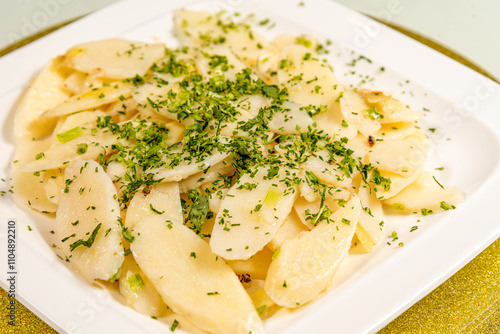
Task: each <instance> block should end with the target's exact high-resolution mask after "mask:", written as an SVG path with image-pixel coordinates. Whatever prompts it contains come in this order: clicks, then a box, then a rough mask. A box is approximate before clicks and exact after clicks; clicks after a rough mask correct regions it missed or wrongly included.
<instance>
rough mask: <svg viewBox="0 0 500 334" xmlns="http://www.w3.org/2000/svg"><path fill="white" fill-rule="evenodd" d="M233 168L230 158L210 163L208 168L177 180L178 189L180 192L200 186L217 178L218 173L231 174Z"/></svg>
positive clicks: (218, 176)
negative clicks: (213, 163) (179, 180)
mask: <svg viewBox="0 0 500 334" xmlns="http://www.w3.org/2000/svg"><path fill="white" fill-rule="evenodd" d="M234 170H235V169H234V166H233V165H232V164H231V158H226V159H224V160H222V161H221V162H219V163H217V164H215V165H212V166H211V167H210V168H209V169H208V170H205V171H201V172H199V173H196V174H194V175H191V176H190V177H188V178H186V179H184V180H182V181H181V182H179V190H180V192H181V193H185V192H188V190H190V189H194V188H198V187H201V186H202V185H204V184H207V183H210V182H213V181H215V180H216V179H219V178H220V175H231V174H232V173H234Z"/></svg>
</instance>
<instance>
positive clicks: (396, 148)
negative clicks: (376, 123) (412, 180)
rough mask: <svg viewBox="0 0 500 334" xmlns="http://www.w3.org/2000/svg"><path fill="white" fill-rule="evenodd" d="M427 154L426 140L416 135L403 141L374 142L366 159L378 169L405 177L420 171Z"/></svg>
mask: <svg viewBox="0 0 500 334" xmlns="http://www.w3.org/2000/svg"><path fill="white" fill-rule="evenodd" d="M427 153H428V147H427V138H425V136H423V135H419V134H416V135H414V136H410V137H406V138H404V139H388V140H382V141H375V142H374V145H373V146H372V148H371V150H370V152H368V154H367V157H368V160H369V161H370V163H371V164H372V165H373V166H376V167H377V168H378V169H380V170H384V171H387V172H392V173H396V174H399V175H401V176H404V177H406V176H410V175H413V174H414V173H415V171H417V170H421V169H422V166H423V164H424V163H425V160H426V158H427Z"/></svg>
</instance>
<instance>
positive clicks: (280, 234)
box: [267, 211, 309, 252]
mask: <svg viewBox="0 0 500 334" xmlns="http://www.w3.org/2000/svg"><path fill="white" fill-rule="evenodd" d="M304 231H309V228H307V227H306V226H305V225H304V224H303V223H302V221H301V220H300V218H299V216H298V215H297V213H296V212H295V211H292V212H290V214H289V215H288V217H286V219H285V221H284V222H283V225H281V227H280V228H279V229H278V231H277V232H276V234H275V235H274V237H273V238H272V239H271V241H269V243H268V244H267V247H269V249H271V250H272V251H273V252H274V251H276V250H277V249H278V248H280V247H281V245H283V243H284V242H285V240H288V239H293V238H295V237H296V236H297V235H299V234H300V233H301V232H304Z"/></svg>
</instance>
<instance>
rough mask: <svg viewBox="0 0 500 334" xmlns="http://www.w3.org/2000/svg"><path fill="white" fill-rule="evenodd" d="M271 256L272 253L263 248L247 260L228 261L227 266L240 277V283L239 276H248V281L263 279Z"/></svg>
mask: <svg viewBox="0 0 500 334" xmlns="http://www.w3.org/2000/svg"><path fill="white" fill-rule="evenodd" d="M272 255H273V253H272V252H271V251H270V250H269V249H268V248H267V247H264V248H263V249H262V250H260V251H258V252H257V253H255V254H254V255H253V256H252V257H250V258H249V259H247V260H229V261H227V264H229V266H230V267H231V268H232V269H233V271H234V273H235V274H236V275H238V276H239V277H240V281H241V278H242V276H241V275H249V276H248V278H250V279H265V278H266V275H267V269H269V265H270V264H271V257H272Z"/></svg>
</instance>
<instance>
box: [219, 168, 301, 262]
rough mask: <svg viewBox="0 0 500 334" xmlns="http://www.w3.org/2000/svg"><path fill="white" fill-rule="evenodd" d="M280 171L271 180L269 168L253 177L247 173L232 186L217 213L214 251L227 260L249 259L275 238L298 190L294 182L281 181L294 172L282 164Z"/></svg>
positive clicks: (262, 169)
mask: <svg viewBox="0 0 500 334" xmlns="http://www.w3.org/2000/svg"><path fill="white" fill-rule="evenodd" d="M278 173H279V174H278V175H277V176H276V177H275V178H272V179H269V178H267V177H266V175H267V174H268V169H267V168H261V169H260V170H259V171H258V172H257V173H256V174H255V176H254V177H252V176H251V175H250V174H245V175H243V176H242V177H241V178H240V182H239V183H236V184H235V185H233V186H232V187H231V189H230V190H229V192H228V193H227V195H226V197H225V198H224V200H223V201H222V205H221V208H220V209H219V212H218V213H217V216H216V219H215V225H214V230H213V231H212V238H211V239H210V246H211V247H212V251H213V252H214V253H215V254H218V255H220V256H222V257H223V258H225V259H227V260H246V259H248V258H249V257H250V256H252V255H254V254H255V253H257V252H258V251H259V250H261V249H262V248H263V247H264V246H265V245H266V244H267V243H268V242H269V241H270V240H271V239H272V238H273V236H274V234H275V233H276V231H277V230H278V228H279V227H280V226H281V224H282V223H283V221H284V220H285V218H286V217H287V216H288V214H289V213H290V211H291V210H292V206H293V202H294V201H295V198H296V197H297V193H298V191H297V190H298V189H297V187H296V186H295V185H286V184H285V183H284V182H280V181H279V180H283V179H285V177H287V176H288V177H291V175H292V174H293V172H292V171H290V170H288V169H285V168H283V167H281V168H279V171H278ZM245 187H246V188H245Z"/></svg>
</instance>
